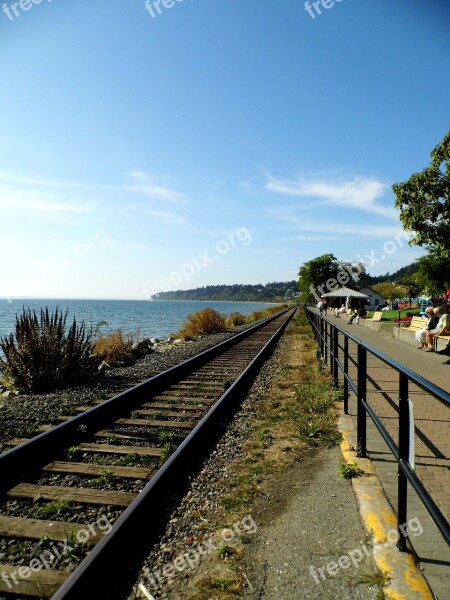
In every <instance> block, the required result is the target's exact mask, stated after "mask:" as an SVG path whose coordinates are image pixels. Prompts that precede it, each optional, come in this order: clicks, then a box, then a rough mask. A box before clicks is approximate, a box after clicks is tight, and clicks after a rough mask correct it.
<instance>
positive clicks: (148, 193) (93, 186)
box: [0, 171, 185, 203]
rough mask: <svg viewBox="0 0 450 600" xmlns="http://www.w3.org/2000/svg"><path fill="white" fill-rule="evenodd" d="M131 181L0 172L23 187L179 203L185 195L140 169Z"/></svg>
mask: <svg viewBox="0 0 450 600" xmlns="http://www.w3.org/2000/svg"><path fill="white" fill-rule="evenodd" d="M129 177H130V179H131V183H124V184H108V183H81V182H75V181H58V180H48V179H34V178H27V177H17V176H13V175H10V174H8V173H0V181H3V182H7V183H9V184H11V185H13V186H25V189H26V188H27V187H28V188H31V187H35V188H47V189H52V188H57V189H65V190H91V191H97V192H98V191H100V192H101V191H105V192H107V191H108V192H133V193H136V194H140V195H142V196H145V197H147V198H152V199H155V200H165V201H168V202H176V203H181V202H184V200H185V197H184V195H183V194H182V193H180V192H178V191H176V190H174V189H172V188H171V187H169V186H163V185H160V184H157V183H156V182H155V181H153V180H152V179H151V178H150V177H149V176H148V175H147V174H145V173H143V172H141V171H131V173H129Z"/></svg>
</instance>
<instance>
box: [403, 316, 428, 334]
mask: <svg viewBox="0 0 450 600" xmlns="http://www.w3.org/2000/svg"><path fill="white" fill-rule="evenodd" d="M427 322H428V319H424V318H423V317H413V318H412V319H411V323H410V324H409V326H408V327H405V331H412V332H413V333H415V332H416V331H420V330H421V329H425V328H426V326H427Z"/></svg>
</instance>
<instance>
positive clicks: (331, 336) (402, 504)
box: [305, 307, 450, 551]
mask: <svg viewBox="0 0 450 600" xmlns="http://www.w3.org/2000/svg"><path fill="white" fill-rule="evenodd" d="M305 314H306V316H307V318H308V320H309V322H310V324H311V326H312V328H313V330H314V334H315V336H316V339H317V342H318V344H319V346H320V351H321V354H322V356H323V357H324V360H325V363H326V364H329V367H330V370H331V374H332V377H333V381H334V385H335V386H336V387H338V386H339V372H341V373H342V376H343V400H344V412H345V414H348V401H349V393H350V389H351V390H352V391H353V392H354V394H355V396H356V429H357V453H358V456H359V457H361V458H365V457H366V456H367V415H368V416H369V417H370V418H371V419H372V421H373V423H374V425H375V426H376V428H377V429H378V431H379V433H380V434H381V436H382V438H383V440H384V441H385V442H386V444H387V446H388V448H389V450H390V452H391V453H392V454H393V456H394V458H395V460H396V462H397V465H398V488H397V529H398V533H399V540H398V542H397V547H398V548H399V550H402V551H405V550H406V548H407V546H406V542H407V540H406V537H405V536H404V535H403V533H402V531H401V529H400V526H401V525H402V524H403V523H406V522H407V499H408V494H407V486H408V482H409V483H410V484H411V486H412V488H413V489H414V491H415V492H416V494H417V495H418V496H419V498H420V500H421V501H422V503H423V505H424V506H425V508H426V509H427V511H428V513H429V514H430V516H431V518H432V519H433V521H434V522H435V524H436V526H437V527H438V529H439V531H440V533H441V534H442V536H443V538H444V539H445V540H446V542H447V544H449V545H450V524H449V522H448V521H447V520H446V518H445V517H444V515H443V514H442V512H441V511H440V509H439V508H438V507H437V505H436V503H435V502H434V500H433V499H432V498H431V496H430V494H429V493H428V491H427V490H426V489H425V487H424V485H423V483H422V482H421V480H420V479H419V477H418V476H417V474H416V473H415V471H414V467H413V466H412V464H411V463H412V461H411V450H412V448H411V444H410V432H411V427H412V426H414V422H413V418H412V417H411V409H410V400H409V386H410V384H414V385H417V386H418V387H419V388H420V389H422V390H424V391H425V392H426V393H428V394H430V395H431V396H433V398H435V399H436V400H438V401H439V402H441V403H442V404H444V405H445V406H446V407H447V408H450V394H449V393H448V392H446V391H445V390H443V389H442V388H440V387H438V386H436V385H434V384H433V383H432V382H431V381H428V380H427V379H425V378H423V377H421V376H420V375H418V374H417V373H414V372H413V371H411V370H410V369H408V368H407V367H405V366H403V365H401V364H400V363H398V362H396V361H395V360H393V359H391V358H389V357H388V356H386V355H385V354H383V353H382V352H380V351H379V350H376V349H375V348H373V347H371V346H369V345H368V344H366V343H364V342H362V341H361V340H359V339H358V338H356V337H354V336H353V335H351V334H350V333H348V332H347V331H345V330H343V329H341V328H340V327H338V326H337V325H334V324H333V323H330V322H329V321H327V320H326V319H324V318H323V317H322V316H320V315H319V314H317V313H314V312H312V311H311V310H309V309H308V308H307V307H305ZM340 336H342V340H343V345H342V344H340ZM349 341H352V342H353V343H354V344H356V346H357V357H356V359H355V358H353V357H352V356H351V355H350V354H349ZM339 350H341V354H340V353H339ZM368 354H369V355H372V356H374V357H376V358H377V359H379V360H381V361H382V362H383V363H385V364H386V365H388V366H389V367H391V368H392V369H394V370H395V371H396V372H397V373H398V397H399V405H398V424H397V425H398V440H399V442H398V446H397V444H396V443H395V441H394V440H393V438H392V436H391V435H390V433H389V432H388V431H387V429H386V427H385V426H384V425H383V423H382V422H381V420H380V419H379V418H378V416H377V415H376V413H375V412H374V410H373V409H372V408H371V406H370V405H369V404H368V402H367V379H368V373H367V356H368ZM350 364H352V365H353V366H354V367H355V368H356V369H357V377H356V382H355V381H354V380H353V379H352V378H351V376H350V374H349V365H350Z"/></svg>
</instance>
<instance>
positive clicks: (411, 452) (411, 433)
mask: <svg viewBox="0 0 450 600" xmlns="http://www.w3.org/2000/svg"><path fill="white" fill-rule="evenodd" d="M408 409H409V457H408V462H409V464H410V467H411V468H412V469H414V455H415V451H414V440H415V435H414V431H415V426H414V404H413V402H412V400H411V398H408Z"/></svg>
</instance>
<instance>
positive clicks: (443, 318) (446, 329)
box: [424, 306, 450, 352]
mask: <svg viewBox="0 0 450 600" xmlns="http://www.w3.org/2000/svg"><path fill="white" fill-rule="evenodd" d="M433 312H434V314H435V315H438V316H439V317H440V319H439V322H438V324H437V325H436V328H435V329H432V330H431V331H428V332H427V333H426V334H425V337H426V340H427V347H426V348H425V349H424V352H434V348H433V342H434V338H435V337H437V336H438V335H448V334H449V333H450V315H448V314H446V313H444V309H443V307H442V306H436V308H434V309H433Z"/></svg>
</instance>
